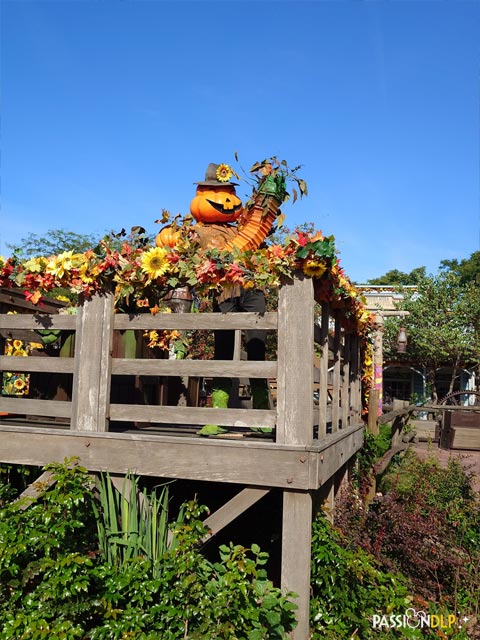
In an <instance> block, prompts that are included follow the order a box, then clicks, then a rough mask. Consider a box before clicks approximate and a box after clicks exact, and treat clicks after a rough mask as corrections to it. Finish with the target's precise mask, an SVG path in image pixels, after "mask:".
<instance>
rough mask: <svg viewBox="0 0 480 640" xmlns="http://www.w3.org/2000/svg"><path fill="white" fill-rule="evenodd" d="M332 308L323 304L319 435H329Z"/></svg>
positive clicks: (320, 436)
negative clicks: (329, 368)
mask: <svg viewBox="0 0 480 640" xmlns="http://www.w3.org/2000/svg"><path fill="white" fill-rule="evenodd" d="M329 319H330V308H329V305H328V303H326V302H324V303H323V304H322V328H321V337H320V341H321V342H320V346H321V350H322V353H321V356H320V371H319V389H318V437H319V438H322V437H324V436H326V435H327V403H328V322H329Z"/></svg>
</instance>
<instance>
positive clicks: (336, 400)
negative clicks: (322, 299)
mask: <svg viewBox="0 0 480 640" xmlns="http://www.w3.org/2000/svg"><path fill="white" fill-rule="evenodd" d="M340 313H341V312H340V310H338V309H337V310H336V311H335V335H334V337H333V393H332V433H335V432H336V431H338V422H339V415H340V386H341V380H340V376H341V364H342V363H341V353H340V346H341V333H342V330H341V326H340Z"/></svg>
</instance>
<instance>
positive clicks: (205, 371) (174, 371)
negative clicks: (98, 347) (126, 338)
mask: <svg viewBox="0 0 480 640" xmlns="http://www.w3.org/2000/svg"><path fill="white" fill-rule="evenodd" d="M112 374H113V375H117V374H120V375H151V376H155V375H160V376H201V377H222V376H223V377H227V378H232V377H238V378H276V376H277V363H276V362H275V361H273V360H270V361H265V362H263V361H262V362H260V361H256V360H234V361H232V360H146V359H142V360H132V359H128V358H113V359H112Z"/></svg>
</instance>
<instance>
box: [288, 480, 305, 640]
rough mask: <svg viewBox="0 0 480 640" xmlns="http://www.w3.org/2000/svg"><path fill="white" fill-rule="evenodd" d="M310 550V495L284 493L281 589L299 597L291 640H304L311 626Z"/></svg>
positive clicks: (298, 492)
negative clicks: (292, 592) (295, 623)
mask: <svg viewBox="0 0 480 640" xmlns="http://www.w3.org/2000/svg"><path fill="white" fill-rule="evenodd" d="M311 547H312V496H311V494H310V493H308V492H305V491H304V492H300V491H284V492H283V527H282V589H283V590H284V591H294V592H295V593H297V594H298V598H296V600H295V603H296V605H297V606H298V609H297V612H296V617H297V623H298V624H297V626H296V627H295V629H294V630H293V632H292V634H291V638H292V639H293V640H307V638H308V637H309V627H310V562H311Z"/></svg>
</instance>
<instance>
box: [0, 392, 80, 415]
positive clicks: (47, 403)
mask: <svg viewBox="0 0 480 640" xmlns="http://www.w3.org/2000/svg"><path fill="white" fill-rule="evenodd" d="M0 411H5V412H6V413H12V414H16V413H18V414H21V415H26V414H29V415H33V416H52V417H54V418H70V416H71V415H72V403H71V402H66V401H63V400H30V399H29V398H25V397H20V398H7V397H5V396H2V395H0Z"/></svg>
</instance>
